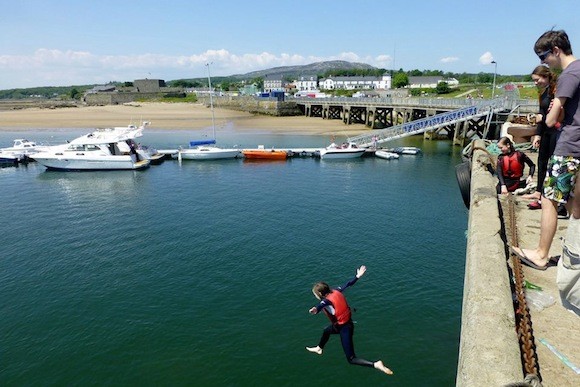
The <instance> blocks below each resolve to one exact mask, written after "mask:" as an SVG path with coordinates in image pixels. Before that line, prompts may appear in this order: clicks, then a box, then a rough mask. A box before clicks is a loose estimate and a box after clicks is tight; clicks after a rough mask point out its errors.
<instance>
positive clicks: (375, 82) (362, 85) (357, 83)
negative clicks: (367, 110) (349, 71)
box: [319, 74, 392, 90]
mask: <svg viewBox="0 0 580 387" xmlns="http://www.w3.org/2000/svg"><path fill="white" fill-rule="evenodd" d="M391 81H392V79H391V76H390V75H388V74H384V75H383V76H382V77H371V76H354V77H328V78H325V79H321V80H320V82H319V86H320V88H321V89H325V90H337V89H341V90H362V89H364V90H371V89H375V90H385V89H390V88H391Z"/></svg>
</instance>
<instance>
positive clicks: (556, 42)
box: [534, 30, 572, 55]
mask: <svg viewBox="0 0 580 387" xmlns="http://www.w3.org/2000/svg"><path fill="white" fill-rule="evenodd" d="M554 47H558V48H559V49H560V50H562V52H564V54H566V55H572V45H571V44H570V39H568V34H567V33H566V31H564V30H559V31H554V30H550V31H546V32H544V33H543V34H542V36H540V37H539V38H538V40H536V44H534V51H535V52H536V54H538V55H539V54H541V53H544V52H546V51H548V50H551V49H553V48H554Z"/></svg>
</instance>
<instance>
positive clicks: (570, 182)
mask: <svg viewBox="0 0 580 387" xmlns="http://www.w3.org/2000/svg"><path fill="white" fill-rule="evenodd" d="M579 166H580V158H577V157H572V156H552V157H550V161H549V162H548V170H547V173H546V179H545V180H544V196H545V197H546V198H548V199H550V200H553V201H555V202H558V203H567V202H568V200H569V199H570V197H571V196H572V197H573V196H574V184H575V183H576V178H577V177H578V169H579Z"/></svg>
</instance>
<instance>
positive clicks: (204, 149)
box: [176, 63, 241, 161]
mask: <svg viewBox="0 0 580 387" xmlns="http://www.w3.org/2000/svg"><path fill="white" fill-rule="evenodd" d="M206 66H207V82H208V86H209V104H210V108H211V124H212V129H213V139H211V140H199V141H190V142H189V148H185V149H181V148H180V149H179V150H178V151H177V155H176V157H177V159H178V160H180V161H181V160H182V159H186V160H222V159H235V158H236V157H238V156H240V154H241V152H240V150H239V149H235V148H220V147H217V146H214V144H215V143H216V135H215V113H214V110H213V96H212V95H213V92H212V91H211V90H212V89H211V76H210V73H209V63H208V64H206Z"/></svg>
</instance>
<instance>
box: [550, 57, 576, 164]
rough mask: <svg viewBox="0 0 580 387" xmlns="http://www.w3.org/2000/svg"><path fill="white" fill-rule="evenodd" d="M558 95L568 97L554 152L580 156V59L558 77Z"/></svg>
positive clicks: (562, 154)
mask: <svg viewBox="0 0 580 387" xmlns="http://www.w3.org/2000/svg"><path fill="white" fill-rule="evenodd" d="M556 97H564V98H566V103H565V104H564V126H563V127H562V133H561V134H560V138H559V139H558V142H557V144H556V149H554V154H555V155H556V156H574V157H580V106H579V102H580V60H575V61H574V62H572V63H570V64H569V65H568V67H566V69H565V70H564V71H562V74H560V76H559V77H558V88H557V90H556Z"/></svg>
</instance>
